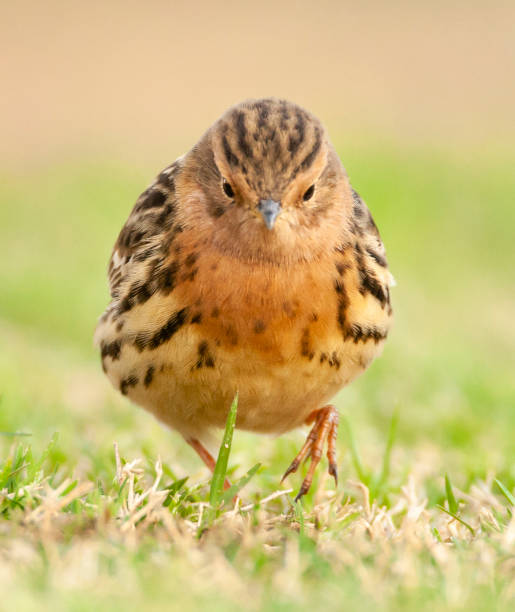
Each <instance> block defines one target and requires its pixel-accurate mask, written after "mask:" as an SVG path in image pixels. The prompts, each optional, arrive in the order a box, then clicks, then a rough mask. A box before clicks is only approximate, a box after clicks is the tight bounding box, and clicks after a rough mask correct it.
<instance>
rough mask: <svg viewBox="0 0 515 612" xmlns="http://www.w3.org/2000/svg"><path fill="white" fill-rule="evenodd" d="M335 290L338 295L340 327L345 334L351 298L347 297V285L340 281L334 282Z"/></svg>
mask: <svg viewBox="0 0 515 612" xmlns="http://www.w3.org/2000/svg"><path fill="white" fill-rule="evenodd" d="M334 289H335V291H336V293H337V295H338V314H337V317H338V325H339V326H340V329H341V331H342V333H343V334H345V331H346V320H347V308H348V307H349V296H348V295H347V291H346V289H345V285H344V284H343V283H342V281H341V280H339V279H336V280H335V281H334Z"/></svg>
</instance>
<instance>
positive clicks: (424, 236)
mask: <svg viewBox="0 0 515 612" xmlns="http://www.w3.org/2000/svg"><path fill="white" fill-rule="evenodd" d="M341 152H342V157H343V158H344V160H345V161H346V165H347V170H348V171H349V174H350V176H351V178H352V181H353V184H354V186H355V187H356V189H357V190H358V191H359V192H360V193H361V195H362V196H363V197H364V198H365V200H366V201H367V203H368V204H369V206H370V208H371V209H372V211H373V213H374V217H375V218H376V221H377V223H378V225H379V227H380V228H381V231H382V234H383V237H384V240H385V242H386V245H387V249H388V256H389V260H390V263H391V268H392V271H393V273H394V275H395V277H396V279H397V282H398V286H397V287H396V288H395V292H394V308H395V314H396V323H395V328H394V330H393V332H392V334H391V337H390V339H389V341H388V343H387V347H386V349H385V352H384V355H383V357H382V358H381V359H379V360H377V362H375V363H374V364H373V365H372V367H371V368H370V370H369V371H368V372H367V373H366V374H365V375H364V376H363V377H362V378H360V379H359V380H358V381H356V382H355V383H354V384H353V385H351V386H350V387H349V388H348V389H345V390H344V391H343V392H342V393H341V394H340V395H339V396H338V398H337V404H338V406H339V408H340V413H341V415H342V426H341V428H340V437H339V475H340V480H341V484H340V486H339V487H338V489H337V491H335V490H334V484H333V483H332V479H330V478H328V477H327V475H326V474H324V470H325V469H326V465H325V464H324V465H323V466H322V469H321V470H320V472H319V473H318V474H317V475H316V478H315V482H314V486H313V489H312V491H311V492H310V493H309V495H307V496H306V498H305V499H303V502H302V506H301V507H300V506H295V505H294V504H293V498H294V495H295V492H296V490H297V489H298V487H299V486H300V482H301V474H297V475H292V476H290V477H289V478H288V480H287V481H286V482H285V483H284V485H279V480H280V477H281V475H282V473H283V472H284V469H285V468H286V467H287V465H288V464H289V462H290V461H291V459H292V458H293V456H294V455H295V454H296V452H297V451H298V449H299V446H300V444H301V443H302V441H303V438H304V432H293V433H292V434H289V435H288V436H283V437H281V438H279V439H269V438H260V437H257V436H252V435H250V434H245V433H242V432H239V431H236V432H235V433H234V437H233V439H232V443H231V442H229V444H228V448H226V447H223V448H226V451H227V452H226V453H224V455H223V457H221V459H220V462H219V464H218V465H219V467H218V472H217V480H216V481H211V478H210V475H209V474H208V472H207V470H206V469H205V468H203V467H202V466H201V465H200V463H199V461H198V459H197V458H196V456H195V455H194V453H193V452H192V451H191V449H190V448H189V447H188V446H187V445H186V444H184V443H183V442H182V441H181V440H180V439H179V437H178V436H177V435H176V434H174V433H170V432H168V431H166V430H164V429H163V428H162V427H161V426H160V425H158V424H157V423H156V422H155V421H154V420H153V418H152V417H150V416H149V415H148V414H146V413H144V412H143V411H141V410H139V409H137V408H135V407H133V406H130V405H129V404H128V403H127V402H126V401H125V400H124V399H123V398H121V397H119V396H118V395H117V394H116V393H115V392H114V391H113V390H111V389H110V387H109V385H108V383H107V381H106V380H105V379H104V377H103V375H102V373H101V370H100V367H99V359H98V356H97V355H96V353H95V351H94V349H93V347H92V340H91V337H92V332H93V329H94V326H95V321H96V318H97V316H98V315H99V314H100V313H101V312H102V310H103V308H104V307H105V305H106V303H107V297H108V296H107V287H106V281H105V268H106V262H107V259H108V256H109V253H110V249H111V246H112V243H113V242H114V240H115V238H116V234H117V232H118V231H119V229H120V227H121V224H122V223H123V221H124V220H125V218H126V216H127V214H128V211H129V209H130V207H131V205H132V202H133V201H134V200H135V199H136V197H137V195H138V193H139V192H140V191H141V190H142V189H143V188H144V186H145V184H146V183H148V182H149V181H150V179H151V178H152V176H153V174H155V172H156V171H157V168H152V169H142V168H136V169H135V168H128V167H127V168H126V167H120V166H117V165H115V164H111V163H96V164H88V163H77V162H74V163H71V162H70V163H68V164H62V165H55V166H53V167H50V168H40V169H33V170H27V171H25V172H20V173H19V174H9V175H4V176H2V177H1V180H0V245H1V246H0V249H1V253H2V266H1V267H0V287H1V289H0V338H1V340H0V344H1V350H0V432H2V433H0V453H1V454H0V513H1V515H0V588H2V606H3V607H5V608H6V609H7V608H13V609H34V608H35V607H37V608H38V609H52V610H90V609H92V608H93V607H94V608H97V609H99V610H112V609H117V608H121V607H122V606H123V607H124V608H125V609H128V610H131V609H142V608H144V609H145V610H161V609H169V608H170V607H171V608H172V609H173V608H178V607H182V608H183V609H194V608H198V607H200V606H206V607H209V609H210V610H211V609H214V610H218V609H220V610H222V609H223V610H231V609H240V608H241V605H242V603H243V604H244V605H245V606H246V607H248V608H250V609H273V610H275V609H277V610H290V609H291V610H293V609H296V610H298V609H307V608H308V607H309V606H313V607H314V608H315V609H320V608H328V609H342V608H343V607H345V608H347V609H354V608H356V609H368V608H370V609H391V610H399V609H406V610H408V609H409V610H411V609H417V610H419V609H420V610H426V609H427V610H433V609H435V608H436V609H449V610H451V609H452V610H459V609H466V608H467V609H473V610H483V609H484V610H493V609H501V610H502V609H506V610H508V609H510V608H511V607H512V606H513V603H514V602H513V600H514V597H515V582H514V572H513V568H514V563H515V559H514V555H513V551H514V547H513V542H514V539H513V538H514V535H513V534H514V529H515V523H514V520H515V519H513V501H514V499H513V496H514V488H515V461H514V459H515V457H514V451H513V449H514V446H513V432H514V431H515V410H514V407H515V377H514V376H513V372H514V371H515V351H514V350H513V347H514V346H515V323H514V318H513V312H514V307H515V286H514V283H513V280H512V278H513V269H515V249H514V248H513V227H515V208H514V207H513V202H514V201H515V175H514V174H513V166H514V162H515V157H514V156H506V155H505V156H504V157H501V156H498V155H495V154H493V153H491V152H488V151H484V152H482V153H480V154H479V153H474V154H471V153H468V152H465V153H463V155H462V156H461V157H460V156H459V155H458V154H457V153H456V152H454V153H452V154H451V153H450V152H443V151H417V150H403V149H396V148H394V147H382V148H375V149H371V148H370V147H368V148H364V147H363V148H357V147H353V146H351V145H350V144H349V145H348V146H347V148H346V149H342V151H341ZM166 161H168V160H163V166H164V165H165V164H166ZM235 409H236V407H235ZM15 434H27V435H23V436H21V435H15ZM114 442H116V443H117V448H118V449H119V454H120V455H121V457H122V458H121V459H119V461H118V462H117V460H116V453H115V450H114ZM226 442H227V440H226ZM229 452H230V456H229ZM224 461H228V464H224ZM258 462H259V463H260V464H262V465H261V467H260V466H258V465H256V464H258ZM226 465H227V468H226V467H225V466H226ZM252 466H254V467H252ZM226 469H227V473H228V475H229V477H230V478H231V480H232V481H233V482H235V483H236V484H237V486H238V487H240V486H243V485H245V486H244V487H243V488H242V489H241V491H239V496H240V501H239V502H238V504H239V505H238V506H237V507H236V508H234V507H233V504H232V502H231V501H230V499H231V498H232V496H233V494H234V492H235V491H234V490H233V491H230V492H229V493H228V494H227V493H226V494H225V495H224V494H223V493H222V492H221V490H220V487H219V485H220V483H221V482H223V478H224V476H225V472H226ZM220 479H221V480H220ZM290 488H291V489H293V490H292V491H291V492H289V489H290ZM263 500H264V501H263ZM210 501H211V502H212V506H214V507H215V510H216V511H215V512H212V511H211V510H210V508H211V507H212V506H211V505H210V503H209V502H210Z"/></svg>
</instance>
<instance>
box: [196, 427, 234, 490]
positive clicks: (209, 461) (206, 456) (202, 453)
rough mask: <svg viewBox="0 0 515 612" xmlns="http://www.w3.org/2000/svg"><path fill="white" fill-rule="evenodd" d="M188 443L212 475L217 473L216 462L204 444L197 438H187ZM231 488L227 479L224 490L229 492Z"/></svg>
mask: <svg viewBox="0 0 515 612" xmlns="http://www.w3.org/2000/svg"><path fill="white" fill-rule="evenodd" d="M186 442H187V443H188V444H189V445H190V446H191V447H192V448H193V449H195V451H196V452H197V455H198V456H199V457H200V458H201V459H202V461H203V462H204V463H205V464H206V465H207V467H208V468H209V469H210V470H211V473H213V472H214V471H215V465H216V461H215V459H214V457H213V455H212V454H211V453H210V452H209V451H208V450H207V449H206V448H205V447H204V445H203V444H202V442H200V441H199V440H197V439H196V438H187V439H186ZM230 486H231V483H230V482H229V480H228V479H227V478H226V479H225V481H224V489H225V490H227V489H229V488H230Z"/></svg>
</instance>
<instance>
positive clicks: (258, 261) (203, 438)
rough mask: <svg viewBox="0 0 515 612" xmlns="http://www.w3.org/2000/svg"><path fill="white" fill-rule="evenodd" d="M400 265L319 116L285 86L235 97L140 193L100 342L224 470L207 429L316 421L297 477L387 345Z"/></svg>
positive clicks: (112, 363) (331, 452)
mask: <svg viewBox="0 0 515 612" xmlns="http://www.w3.org/2000/svg"><path fill="white" fill-rule="evenodd" d="M391 280H392V277H391V274H390V273H389V271H388V267H387V262H386V259H385V251H384V247H383V243H382V242H381V239H380V237H379V233H378V231H377V228H376V225H375V223H374V221H373V219H372V216H371V215H370V212H369V210H368V208H367V206H366V205H365V203H364V202H363V200H362V199H361V198H360V196H359V195H358V194H357V193H356V191H354V190H353V189H352V187H351V185H350V183H349V179H348V178H347V175H346V173H345V170H344V168H343V166H342V164H341V162H340V160H339V158H338V156H337V154H336V152H335V150H334V148H333V147H332V145H331V144H330V142H329V140H328V137H327V134H326V132H325V130H324V128H323V127H322V125H321V123H320V122H319V120H318V119H316V118H315V117H314V116H313V115H312V114H310V113H308V112H307V111H305V110H304V109H302V108H300V107H298V106H297V105H295V104H292V103H290V102H287V101H284V100H278V99H274V98H270V99H262V100H249V101H247V102H243V103H242V104H239V105H237V106H234V107H233V108H231V109H229V110H228V111H227V112H226V113H225V114H224V115H223V116H222V117H221V118H220V119H219V120H218V121H216V122H215V124H214V125H213V126H212V127H211V128H210V129H209V130H208V131H207V132H206V133H205V134H204V136H202V138H201V139H200V141H199V142H198V143H197V144H196V145H195V146H194V147H193V148H192V149H191V151H189V152H188V153H187V154H186V155H184V156H183V157H181V158H179V159H178V160H177V161H176V162H174V163H173V164H172V165H171V166H169V167H167V168H166V169H165V170H163V171H162V172H161V174H159V176H158V177H157V178H156V179H155V181H154V182H153V183H152V184H151V185H150V187H148V189H146V191H144V192H143V194H142V195H141V196H140V197H139V199H138V200H137V202H136V205H135V206H134V209H133V210H132V213H131V214H130V216H129V218H128V220H127V222H126V224H125V226H124V227H123V229H122V231H121V233H120V235H119V237H118V240H117V242H116V244H115V246H114V250H113V254H112V257H111V261H110V264H109V284H110V290H111V296H112V301H111V303H110V305H109V307H108V308H107V310H106V312H105V313H104V314H103V316H102V317H101V319H100V322H99V324H98V327H97V330H96V336H95V337H96V342H97V343H98V345H99V346H100V350H101V356H102V365H103V369H104V371H105V373H106V374H107V376H108V377H109V380H110V381H111V383H112V384H113V385H114V386H115V387H116V388H117V389H119V390H120V391H121V393H122V394H123V395H127V396H128V397H129V398H130V399H131V400H132V401H134V402H135V403H137V404H139V405H141V406H143V407H144V408H146V409H147V410H149V411H150V412H152V413H153V414H154V415H155V416H156V417H157V418H158V419H159V420H161V421H163V422H164V423H166V424H167V425H169V426H170V427H172V428H173V429H175V430H177V431H178V432H180V433H181V434H182V436H183V437H184V438H185V440H186V441H187V442H188V443H189V444H190V445H191V446H192V447H193V448H194V449H195V450H196V451H197V453H198V454H199V455H200V457H201V458H202V460H203V461H204V462H205V463H206V465H207V466H208V467H209V468H210V469H211V470H212V469H213V467H214V464H215V460H214V459H213V456H212V455H211V454H210V453H209V451H208V450H207V449H206V446H205V445H206V443H207V442H208V441H209V438H210V432H211V431H212V430H213V429H214V428H222V427H224V425H225V420H226V417H227V413H228V409H229V406H230V404H231V401H232V399H233V398H234V396H235V394H236V392H237V391H238V392H239V403H238V415H237V427H239V428H241V429H245V430H250V431H254V432H258V433H273V434H282V433H284V432H286V431H289V430H291V429H294V428H296V427H299V426H301V425H303V424H311V423H313V427H312V429H311V432H310V433H309V435H308V438H307V440H306V443H305V444H304V446H303V448H302V449H301V451H300V452H299V454H298V455H297V457H296V458H295V459H294V461H293V462H292V463H291V465H290V466H289V467H288V469H287V470H286V473H285V475H284V476H285V477H286V476H287V475H288V474H290V473H291V472H295V471H296V470H297V468H298V466H299V464H300V462H301V461H302V460H303V459H304V458H307V457H311V463H310V466H309V470H308V473H307V475H306V477H305V479H304V481H303V483H302V486H301V488H300V491H299V493H298V495H297V499H298V498H299V497H301V496H302V495H304V494H305V493H306V492H307V491H308V489H309V487H310V486H311V482H312V478H313V473H314V471H315V469H316V466H317V465H318V463H319V461H320V459H321V455H322V451H323V447H324V444H325V442H326V441H327V447H328V449H327V457H328V460H329V472H330V474H332V475H333V476H334V478H335V480H336V479H337V470H336V458H335V440H336V434H337V427H338V414H337V412H336V409H335V408H334V406H332V405H327V402H328V401H329V400H330V399H331V398H332V397H333V396H334V395H335V393H336V392H337V391H338V390H339V389H341V388H342V387H344V386H345V385H347V384H348V383H349V382H351V381H352V380H353V379H354V378H356V377H357V376H358V375H359V374H361V373H362V372H363V371H364V370H365V369H366V368H367V366H368V365H369V364H370V362H371V361H372V360H373V359H374V357H376V356H377V355H378V354H379V353H380V351H381V349H382V345H383V343H384V340H385V339H386V336H387V334H388V330H389V327H390V324H391V318H392V309H391V306H390V291H389V287H390V284H391Z"/></svg>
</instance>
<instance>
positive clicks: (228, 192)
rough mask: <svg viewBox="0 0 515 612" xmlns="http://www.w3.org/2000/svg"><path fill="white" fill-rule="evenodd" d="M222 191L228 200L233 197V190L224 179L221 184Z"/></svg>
mask: <svg viewBox="0 0 515 612" xmlns="http://www.w3.org/2000/svg"><path fill="white" fill-rule="evenodd" d="M222 189H223V190H224V193H225V195H226V196H227V197H228V198H232V197H234V191H233V188H232V187H231V185H230V183H228V182H227V181H226V180H225V179H224V180H223V183H222Z"/></svg>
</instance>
